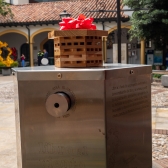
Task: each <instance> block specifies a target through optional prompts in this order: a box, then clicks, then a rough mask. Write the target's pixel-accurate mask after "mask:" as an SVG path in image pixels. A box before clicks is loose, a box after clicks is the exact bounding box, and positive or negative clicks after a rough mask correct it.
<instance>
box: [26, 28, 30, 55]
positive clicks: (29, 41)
mask: <svg viewBox="0 0 168 168" xmlns="http://www.w3.org/2000/svg"><path fill="white" fill-rule="evenodd" d="M26 28H27V30H28V42H29V43H28V44H29V57H30V28H29V27H28V26H26Z"/></svg>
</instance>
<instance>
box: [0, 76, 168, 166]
mask: <svg viewBox="0 0 168 168" xmlns="http://www.w3.org/2000/svg"><path fill="white" fill-rule="evenodd" d="M13 96H14V90H13V77H12V76H1V75H0V168H17V163H16V138H15V116H14V100H13ZM167 121H168V88H164V87H162V86H161V84H160V83H157V82H154V83H152V129H153V134H152V139H153V140H152V141H153V151H152V152H153V168H166V167H167V168H168V122H167Z"/></svg>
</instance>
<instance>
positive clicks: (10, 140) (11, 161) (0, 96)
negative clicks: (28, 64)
mask: <svg viewBox="0 0 168 168" xmlns="http://www.w3.org/2000/svg"><path fill="white" fill-rule="evenodd" d="M13 95H14V91H13V82H12V78H11V77H10V78H9V77H3V78H2V77H1V76H0V168H17V164H16V137H15V134H16V133H15V116H14V100H13Z"/></svg>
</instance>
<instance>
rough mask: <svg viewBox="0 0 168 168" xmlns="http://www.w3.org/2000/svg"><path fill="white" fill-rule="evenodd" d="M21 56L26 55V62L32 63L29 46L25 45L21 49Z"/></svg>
mask: <svg viewBox="0 0 168 168" xmlns="http://www.w3.org/2000/svg"><path fill="white" fill-rule="evenodd" d="M20 54H24V55H25V57H26V61H30V50H29V44H27V43H24V44H22V45H21V47H20Z"/></svg>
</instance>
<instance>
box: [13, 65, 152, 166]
mask: <svg viewBox="0 0 168 168" xmlns="http://www.w3.org/2000/svg"><path fill="white" fill-rule="evenodd" d="M13 74H14V76H15V77H14V78H15V108H16V132H17V162H18V168H151V167H152V141H151V66H145V65H142V66H141V65H122V64H110V65H104V66H103V67H99V68H98V67H97V68H56V67H54V66H48V67H45V66H43V67H33V68H31V67H30V68H16V69H14V72H13Z"/></svg>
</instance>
